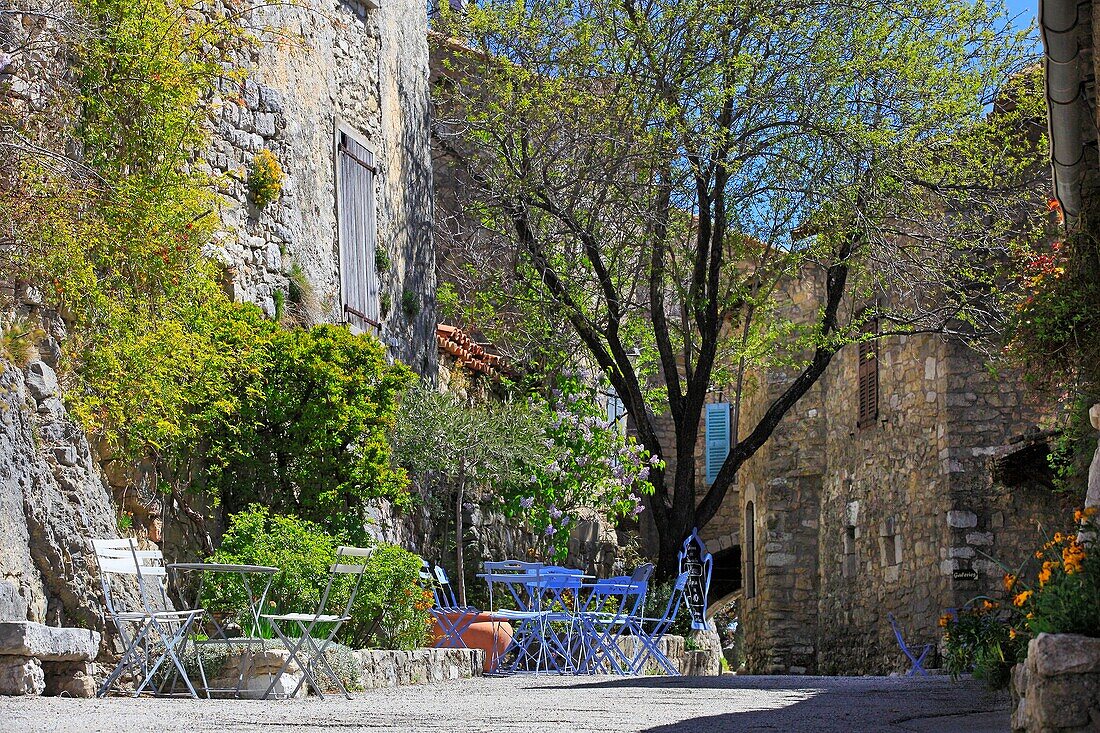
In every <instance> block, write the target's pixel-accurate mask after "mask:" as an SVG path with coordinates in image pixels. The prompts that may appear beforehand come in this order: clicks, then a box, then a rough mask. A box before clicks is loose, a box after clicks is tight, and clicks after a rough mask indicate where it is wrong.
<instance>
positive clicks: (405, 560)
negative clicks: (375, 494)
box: [201, 505, 431, 649]
mask: <svg viewBox="0 0 1100 733" xmlns="http://www.w3.org/2000/svg"><path fill="white" fill-rule="evenodd" d="M341 544H343V542H342V541H341V540H340V539H339V538H338V537H335V536H333V535H331V534H329V533H327V532H325V531H324V529H323V528H321V527H320V526H319V525H317V524H316V523H314V522H310V521H308V520H304V519H299V518H297V517H294V516H284V515H278V514H272V513H270V512H269V511H268V509H267V508H266V507H263V506H260V505H252V506H250V507H249V508H248V509H247V510H246V511H242V512H238V513H237V514H234V515H232V517H231V518H230V524H229V528H228V529H227V530H226V533H225V535H224V536H223V537H222V542H221V546H220V547H219V548H218V550H217V551H216V552H215V553H214V554H213V555H212V556H211V557H210V562H220V563H230V564H243V565H268V566H271V567H277V568H279V572H278V573H276V575H275V578H274V579H273V581H272V584H271V591H270V592H269V594H268V599H267V609H266V612H268V613H285V612H298V613H309V612H313V611H314V610H316V609H317V606H318V604H319V603H320V600H321V595H322V594H323V593H324V589H325V585H326V583H327V582H328V577H329V568H330V566H331V565H332V563H333V562H334V561H335V559H336V551H337V548H338V547H339V546H340V545H341ZM357 560H358V558H345V559H344V560H343V563H344V564H356V561H357ZM365 564H366V569H365V570H364V571H363V573H364V574H363V580H362V583H361V585H360V587H359V592H358V594H357V596H356V600H355V604H354V606H353V608H352V612H351V615H352V619H351V621H349V622H347V623H346V624H345V625H344V626H343V628H342V629H341V631H340V634H339V635H338V636H337V639H338V640H339V641H340V642H341V643H343V644H346V645H347V646H350V647H352V648H356V649H358V648H363V647H367V646H380V647H382V648H386V649H413V648H416V647H418V646H423V644H424V643H425V641H426V639H427V631H428V622H429V619H430V615H429V613H428V608H430V607H431V596H430V594H429V595H427V596H425V593H424V591H422V590H421V588H420V587H419V571H420V558H419V557H418V556H416V555H414V554H413V553H411V552H408V551H406V550H403V549H401V548H400V547H396V546H393V545H387V544H378V545H376V546H375V550H374V554H373V555H371V556H370V557H369V558H368V559H367V560H366V562H365ZM354 579H355V576H353V575H341V576H339V577H338V579H337V581H336V582H335V583H334V584H333V589H332V591H331V593H330V597H329V601H328V605H327V607H326V612H329V613H338V612H342V611H343V608H344V606H345V605H346V603H347V600H348V594H349V593H350V591H351V587H352V584H353V583H354ZM253 590H254V591H257V592H258V589H257V588H255V587H254V588H253ZM201 600H202V604H203V608H205V609H207V610H209V611H211V612H223V613H224V612H238V613H239V612H240V611H241V610H242V609H247V608H248V601H249V599H248V596H247V593H246V591H245V589H244V587H243V584H242V583H241V582H240V580H239V579H237V578H236V576H232V575H228V574H227V575H220V574H219V575H210V576H208V578H207V583H206V584H205V585H204V587H203V596H202V599H201ZM238 621H239V622H240V623H241V624H242V625H245V624H246V623H247V619H243V618H239V617H238ZM245 630H246V631H247V630H248V629H247V626H245Z"/></svg>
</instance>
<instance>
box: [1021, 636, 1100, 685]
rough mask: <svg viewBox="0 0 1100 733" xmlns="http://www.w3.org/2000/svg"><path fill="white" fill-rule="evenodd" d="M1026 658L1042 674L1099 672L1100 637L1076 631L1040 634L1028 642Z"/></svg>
mask: <svg viewBox="0 0 1100 733" xmlns="http://www.w3.org/2000/svg"><path fill="white" fill-rule="evenodd" d="M1027 656H1028V659H1029V660H1030V659H1032V658H1034V669H1035V672H1036V673H1037V674H1039V675H1042V676H1043V677H1055V676H1058V675H1067V674H1083V673H1090V672H1097V673H1100V639H1094V638H1090V637H1088V636H1081V635H1079V634H1039V635H1038V636H1037V637H1035V638H1034V639H1032V640H1031V642H1029V643H1028V649H1027Z"/></svg>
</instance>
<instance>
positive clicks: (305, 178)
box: [206, 0, 436, 378]
mask: <svg viewBox="0 0 1100 733" xmlns="http://www.w3.org/2000/svg"><path fill="white" fill-rule="evenodd" d="M371 5H372V4H371V3H367V2H364V1H362V0H306V2H302V3H291V4H278V3H276V4H270V5H262V4H261V5H258V6H257V7H256V8H255V9H253V10H252V11H250V12H249V13H248V14H246V16H245V18H244V21H243V22H245V23H246V24H247V26H248V27H249V28H259V29H263V28H269V29H279V30H278V36H277V37H269V36H265V35H264V33H263V32H262V31H261V32H260V37H261V39H262V40H263V41H264V42H263V43H262V44H260V45H259V46H258V48H257V49H255V50H252V51H250V52H248V53H244V52H242V53H241V54H240V55H239V57H237V58H235V59H234V61H235V63H236V64H238V65H239V66H241V67H243V68H244V69H246V70H247V71H248V72H249V76H248V77H247V78H246V79H245V80H244V81H243V82H237V81H234V80H230V79H226V80H223V81H222V82H221V84H220V88H219V95H218V97H217V98H216V99H215V105H216V108H217V112H216V115H215V119H214V120H213V125H214V140H213V141H212V144H211V150H210V151H209V154H208V155H207V156H206V160H207V161H208V162H209V164H210V166H211V168H212V169H213V170H214V172H216V173H219V174H225V175H226V184H225V189H224V191H223V192H224V193H225V194H226V202H225V205H224V207H223V209H222V211H221V216H222V221H223V224H224V227H223V229H222V231H220V232H218V234H217V236H216V240H215V247H214V250H215V254H216V256H217V257H218V258H219V259H220V261H221V262H222V264H223V266H224V269H225V272H226V276H227V279H228V280H229V283H230V285H229V287H230V289H231V293H232V295H233V296H234V298H236V299H237V300H242V301H243V300H247V301H252V302H255V303H257V304H258V305H259V306H260V307H261V308H262V309H263V310H264V311H265V312H266V313H267V314H268V315H270V316H274V315H275V312H276V309H277V305H276V304H277V302H278V301H279V300H285V301H286V302H290V300H291V299H290V297H289V296H290V291H291V286H290V278H289V276H290V274H291V272H292V270H293V269H295V268H297V270H299V271H300V272H301V273H302V275H303V276H304V278H303V279H304V281H305V282H306V283H307V284H308V285H307V287H306V288H305V292H304V294H303V296H302V297H301V298H300V299H299V302H298V303H291V306H289V307H288V310H291V311H293V313H292V315H294V316H297V318H298V320H300V321H304V322H306V323H309V322H318V321H330V322H343V321H344V320H345V319H344V314H343V312H342V304H341V300H340V261H339V242H338V239H337V219H336V190H335V154H336V143H335V141H336V129H337V125H338V124H340V125H342V126H344V127H345V128H346V129H349V130H351V131H352V132H354V133H357V134H358V135H359V136H360V137H361V138H362V139H364V140H365V141H366V143H367V145H368V147H370V148H371V149H372V150H373V152H374V153H375V164H376V166H377V171H376V175H375V182H376V186H377V189H376V191H375V200H376V202H377V211H376V221H377V230H378V247H379V250H382V251H384V252H385V253H386V254H388V259H389V266H388V267H387V268H386V269H385V270H383V271H382V272H380V276H381V280H380V283H381V304H382V310H383V314H382V318H381V321H382V327H381V331H380V332H379V333H378V334H376V335H379V336H380V337H381V338H382V340H383V341H384V342H386V343H387V344H388V345H389V346H390V348H391V353H392V354H393V356H394V357H396V358H399V359H401V360H402V361H404V362H406V363H407V364H409V365H410V366H412V367H413V368H414V369H416V370H417V371H418V372H420V373H421V374H425V375H427V376H429V377H430V378H434V373H435V363H436V349H435V294H434V293H435V260H434V254H433V252H432V237H431V218H432V200H431V160H430V150H429V145H428V105H429V99H428V55H427V43H426V40H425V32H426V29H427V17H426V9H425V6H424V5H423V4H417V3H415V2H411V0H395V1H394V2H384V3H382V4H381V7H379V8H375V7H371ZM264 149H266V150H270V151H271V152H272V153H273V154H274V155H275V157H276V159H277V160H278V161H279V163H280V165H281V166H282V168H283V170H284V172H285V174H286V177H285V180H284V183H283V192H282V195H281V197H280V198H279V199H278V200H277V201H276V202H274V203H272V204H270V205H268V206H267V207H265V208H263V209H260V208H258V207H257V206H256V205H255V204H254V203H253V202H252V201H250V200H249V196H248V190H247V177H248V170H249V168H250V167H251V165H252V161H253V158H254V156H255V155H256V154H257V153H259V152H260V151H261V150H264ZM299 286H300V283H296V289H297V287H299ZM406 292H409V293H410V294H411V296H410V297H411V300H408V299H405V298H404V294H405V293H406ZM277 293H282V295H277ZM405 301H407V302H408V303H409V307H404V306H403V302H405Z"/></svg>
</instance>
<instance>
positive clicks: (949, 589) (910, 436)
mask: <svg viewBox="0 0 1100 733" xmlns="http://www.w3.org/2000/svg"><path fill="white" fill-rule="evenodd" d="M818 288H820V283H819V282H817V281H816V280H815V279H814V278H812V277H805V278H803V279H802V280H800V281H797V282H792V283H790V284H788V285H787V291H786V293H785V294H784V295H785V299H786V301H787V302H788V303H789V305H788V306H787V307H786V311H785V314H784V317H793V318H794V319H796V320H797V319H800V318H807V317H809V315H810V314H812V313H813V312H814V311H813V310H812V307H813V304H815V303H816V302H817V298H816V297H815V295H816V291H817V289H818ZM878 347H879V398H878V416H877V419H876V420H875V421H874V423H873V424H868V425H862V426H861V425H859V424H858V395H857V387H858V374H857V370H858V349H857V348H856V347H855V346H849V347H846V348H844V349H842V350H841V351H840V352H839V353H838V354H837V355H836V356H835V357H834V359H833V361H832V363H831V364H830V366H829V368H828V369H827V370H826V372H825V374H824V375H823V376H822V378H821V379H820V380H819V382H818V383H817V384H816V385H815V386H814V387H813V388H812V389H811V390H810V392H808V393H807V394H806V395H805V396H804V397H803V398H802V399H801V400H800V401H799V402H798V403H797V404H796V405H795V406H794V408H792V410H791V411H790V412H789V413H788V414H787V415H786V416H785V417H784V419H783V421H782V422H781V424H780V425H779V427H778V428H777V429H776V431H775V433H774V434H773V435H772V437H771V438H770V439H769V440H768V442H767V443H766V444H765V445H764V446H763V448H761V450H760V451H759V452H758V453H757V455H755V456H754V457H753V458H751V459H750V460H749V461H748V462H747V463H746V464H745V466H744V468H743V469H742V470H741V472H740V475H739V476H738V486H739V491H731V492H730V494H729V495H728V496H727V498H726V501H725V503H724V505H723V507H722V510H721V511H720V512H719V514H718V515H717V516H716V517H715V519H714V520H713V521H712V522H711V523H710V524H709V525H708V526H707V527H705V528H704V530H703V532H702V534H703V536H704V538H705V539H707V540H708V541H709V542H711V543H715V544H717V545H718V546H719V548H720V547H722V546H724V545H725V544H727V543H729V542H731V541H733V540H734V539H736V540H737V541H740V542H742V543H744V541H745V540H744V538H745V537H746V528H745V526H744V523H745V513H746V508H747V506H748V505H749V503H752V505H753V507H754V514H755V520H756V522H755V533H754V534H755V552H754V556H753V558H752V560H753V565H754V566H755V586H756V593H755V596H754V597H748V598H745V599H744V603H743V604H742V608H743V614H742V618H741V622H742V626H743V629H744V632H745V651H746V657H747V666H748V669H749V671H752V672H767V673H787V672H791V673H802V672H811V673H812V672H820V673H844V674H860V673H885V672H891V671H901V670H903V669H905V668H906V661H905V658H904V657H903V655H902V654H901V651H900V650H899V648H898V645H897V642H896V640H895V639H894V635H893V632H892V629H891V627H890V624H889V622H888V620H887V614H888V613H893V614H894V616H895V617H897V619H898V621H899V623H900V625H901V627H902V629H903V631H904V633H905V636H906V639H907V640H908V641H910V642H911V643H913V644H919V643H929V642H934V641H936V640H937V639H938V638H939V636H940V633H939V629H938V627H937V626H936V622H937V619H938V617H939V616H940V614H941V613H942V612H943V611H944V609H947V608H953V607H959V606H962V605H963V604H964V603H966V602H967V601H969V600H970V599H972V598H974V597H975V596H977V595H980V594H989V595H998V590H999V587H1000V584H1001V579H1002V575H1003V571H1002V570H1001V564H1003V565H1004V566H1007V567H1017V566H1019V565H1020V564H1021V563H1022V561H1023V560H1025V559H1026V558H1027V557H1028V556H1029V555H1030V554H1031V553H1032V552H1033V551H1034V549H1035V547H1036V546H1037V545H1038V544H1041V543H1042V541H1043V533H1042V532H1041V531H1040V529H1039V526H1040V525H1041V526H1042V527H1045V528H1047V529H1048V531H1051V530H1050V528H1052V527H1057V526H1059V525H1060V522H1061V521H1063V520H1064V519H1065V518H1066V516H1067V514H1066V513H1065V511H1064V507H1063V506H1062V502H1060V501H1059V500H1057V499H1055V498H1054V497H1053V495H1052V494H1051V493H1050V491H1049V489H1048V488H1044V487H1042V486H1038V485H1036V484H1035V483H1034V482H1027V481H1024V482H1021V483H1020V484H1019V485H1014V486H1005V485H1002V484H998V483H994V482H993V480H992V479H991V473H990V459H991V457H993V456H996V455H1002V454H1003V453H1004V452H1005V451H1011V450H1014V448H1013V447H1011V446H1009V447H1006V444H1008V443H1010V441H1012V440H1014V439H1016V436H1020V435H1024V434H1031V433H1029V431H1034V430H1035V426H1036V425H1037V424H1038V422H1039V421H1040V420H1041V419H1042V417H1043V412H1042V410H1041V409H1040V407H1039V405H1038V404H1036V402H1035V401H1034V400H1033V399H1031V398H1029V397H1028V396H1027V392H1026V391H1025V389H1024V386H1023V382H1022V380H1021V379H1019V378H1018V377H1017V376H1016V375H1013V374H1011V373H1005V374H1001V375H999V376H997V377H994V376H992V375H990V373H989V372H988V370H987V369H986V368H985V366H984V363H983V361H982V358H981V356H980V355H979V354H977V353H976V352H974V351H972V350H970V349H969V348H968V347H966V346H965V345H963V344H961V343H958V342H954V341H950V340H945V339H942V338H940V337H937V336H931V335H923V336H910V337H901V336H889V337H883V338H882V339H880V340H879V343H878ZM795 375H796V372H795V371H794V370H792V369H789V368H776V369H772V370H767V371H763V372H759V373H756V374H752V375H750V378H749V380H748V388H747V389H746V391H745V396H744V406H743V410H742V411H743V415H742V419H741V426H740V428H741V434H742V437H744V435H745V434H746V433H747V431H749V430H751V429H752V428H753V427H754V426H755V424H756V422H757V420H758V419H759V417H760V415H761V414H762V413H763V411H764V409H766V407H767V406H768V405H769V404H770V403H771V401H772V400H774V398H775V397H776V396H778V394H780V393H781V392H782V390H783V389H785V388H786V386H787V385H788V384H789V383H790V381H791V380H792V379H793V378H794V376H795ZM696 460H697V465H698V467H699V471H700V473H702V466H703V463H702V455H701V451H697V457H696ZM712 549H714V548H712ZM743 550H745V548H743ZM745 551H746V552H747V550H745ZM744 560H745V568H746V572H747V569H748V560H749V558H747V557H746V558H744ZM998 563H1000V564H998ZM974 573H976V575H977V577H976V579H974V578H973V574H974Z"/></svg>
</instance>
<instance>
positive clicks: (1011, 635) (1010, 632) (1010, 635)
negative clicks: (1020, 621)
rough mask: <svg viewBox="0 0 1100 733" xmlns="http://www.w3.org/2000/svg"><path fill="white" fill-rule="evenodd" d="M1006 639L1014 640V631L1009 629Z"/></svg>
mask: <svg viewBox="0 0 1100 733" xmlns="http://www.w3.org/2000/svg"><path fill="white" fill-rule="evenodd" d="M1008 638H1009V639H1015V638H1016V629H1009V630H1008Z"/></svg>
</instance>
